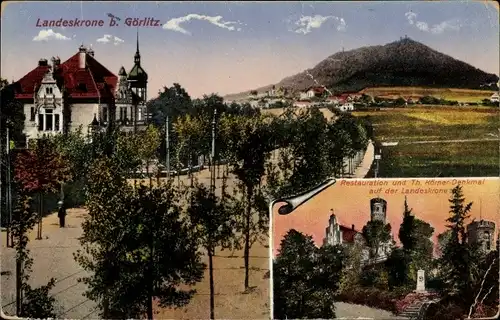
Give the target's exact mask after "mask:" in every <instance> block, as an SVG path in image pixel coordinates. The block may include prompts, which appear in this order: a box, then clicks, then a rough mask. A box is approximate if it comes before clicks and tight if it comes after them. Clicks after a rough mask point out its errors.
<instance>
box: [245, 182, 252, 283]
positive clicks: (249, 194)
mask: <svg viewBox="0 0 500 320" xmlns="http://www.w3.org/2000/svg"><path fill="white" fill-rule="evenodd" d="M252 193H253V190H252V188H251V187H247V207H246V214H245V252H244V255H245V257H244V259H245V290H248V288H249V287H250V286H249V284H248V282H249V273H250V261H249V260H250V218H251V215H252V204H251V201H252Z"/></svg>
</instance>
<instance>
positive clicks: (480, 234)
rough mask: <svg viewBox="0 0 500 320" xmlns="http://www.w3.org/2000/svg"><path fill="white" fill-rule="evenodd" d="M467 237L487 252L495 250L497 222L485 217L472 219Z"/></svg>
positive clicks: (468, 226)
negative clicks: (487, 219) (484, 218)
mask: <svg viewBox="0 0 500 320" xmlns="http://www.w3.org/2000/svg"><path fill="white" fill-rule="evenodd" d="M467 239H468V241H469V243H471V244H478V245H479V248H480V249H481V250H482V251H483V252H485V253H487V252H490V251H492V250H495V223H494V222H492V221H486V220H483V219H480V220H475V221H472V222H471V223H469V224H468V225H467Z"/></svg>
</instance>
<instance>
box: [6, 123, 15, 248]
mask: <svg viewBox="0 0 500 320" xmlns="http://www.w3.org/2000/svg"><path fill="white" fill-rule="evenodd" d="M6 129H7V142H6V145H5V147H6V159H5V161H6V164H7V174H6V178H7V194H6V197H5V200H6V207H7V208H6V209H7V214H8V215H9V222H8V224H7V246H8V247H12V245H13V243H12V241H11V240H12V239H11V235H10V225H11V224H12V189H11V187H12V184H11V181H10V180H11V177H10V131H9V127H7V128H6Z"/></svg>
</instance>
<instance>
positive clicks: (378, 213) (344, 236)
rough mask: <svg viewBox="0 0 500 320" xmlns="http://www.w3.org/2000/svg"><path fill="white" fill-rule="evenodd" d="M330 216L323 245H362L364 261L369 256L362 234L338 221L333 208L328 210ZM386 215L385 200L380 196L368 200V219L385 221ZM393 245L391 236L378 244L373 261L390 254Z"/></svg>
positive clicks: (381, 259) (382, 258)
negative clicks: (386, 240)
mask: <svg viewBox="0 0 500 320" xmlns="http://www.w3.org/2000/svg"><path fill="white" fill-rule="evenodd" d="M330 212H331V214H330V218H329V221H328V227H327V228H326V231H325V238H324V239H323V245H332V246H333V245H344V246H352V245H354V244H356V243H358V244H361V245H362V246H364V249H363V252H362V256H363V260H364V261H365V262H366V261H367V260H368V259H369V258H370V250H369V248H368V247H367V246H366V242H365V239H364V237H363V234H362V233H361V232H360V231H358V230H356V229H355V226H354V225H351V227H348V226H344V225H342V224H340V223H339V221H338V218H337V216H336V215H335V214H334V212H333V209H332V210H330ZM386 217H387V201H386V200H384V199H382V198H373V199H371V200H370V220H371V221H377V220H378V221H382V222H383V223H384V224H385V223H386ZM393 246H394V239H393V238H392V236H391V240H389V241H388V242H385V243H382V244H380V247H379V250H378V253H377V257H372V259H373V261H375V262H379V261H384V260H386V259H387V258H388V257H389V255H390V254H391V251H392V248H393Z"/></svg>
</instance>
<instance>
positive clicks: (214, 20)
mask: <svg viewBox="0 0 500 320" xmlns="http://www.w3.org/2000/svg"><path fill="white" fill-rule="evenodd" d="M192 20H200V21H207V22H209V23H211V24H213V25H214V26H217V27H219V28H222V29H226V30H229V31H241V28H239V27H236V26H235V25H241V22H239V21H224V20H223V18H222V16H205V15H200V14H196V13H190V14H188V15H187V16H184V17H179V18H173V19H170V20H168V21H167V23H165V24H164V25H163V29H165V30H171V31H176V32H180V33H184V34H187V35H191V33H190V32H189V31H187V30H186V29H184V28H183V27H181V24H183V23H186V22H189V21H192Z"/></svg>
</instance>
